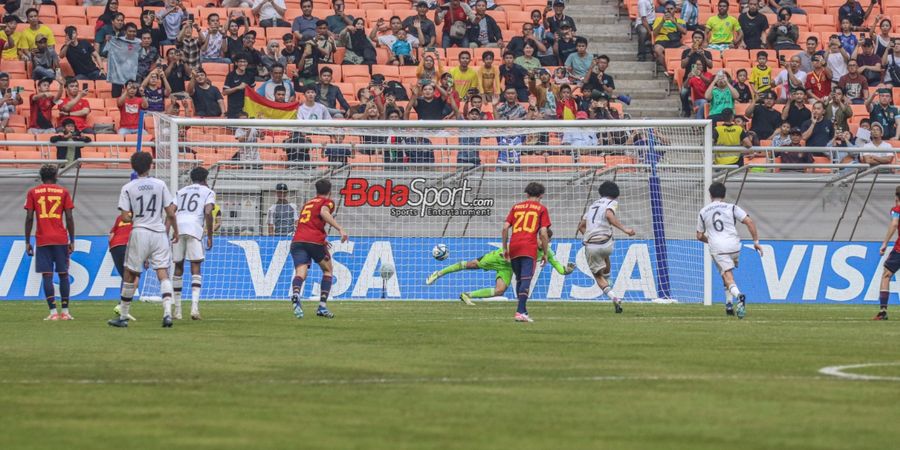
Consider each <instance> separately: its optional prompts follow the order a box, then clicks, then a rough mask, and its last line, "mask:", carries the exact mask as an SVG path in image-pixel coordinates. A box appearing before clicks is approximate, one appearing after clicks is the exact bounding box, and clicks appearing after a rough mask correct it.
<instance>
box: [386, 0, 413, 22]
mask: <svg viewBox="0 0 900 450" xmlns="http://www.w3.org/2000/svg"><path fill="white" fill-rule="evenodd" d="M384 7H385V8H387V9H393V10H394V12H396V13H397V15H398V16H400V18H402V19H405V18H407V17H409V16H412V15H415V10H414V9H413V8H412V6H411V5H410V2H408V1H405V0H384Z"/></svg>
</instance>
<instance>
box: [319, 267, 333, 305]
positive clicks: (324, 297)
mask: <svg viewBox="0 0 900 450" xmlns="http://www.w3.org/2000/svg"><path fill="white" fill-rule="evenodd" d="M333 279H334V277H332V276H331V275H322V286H321V288H320V289H319V292H320V293H319V306H321V307H323V308H324V307H325V302H327V301H328V294H329V293H331V280H333Z"/></svg>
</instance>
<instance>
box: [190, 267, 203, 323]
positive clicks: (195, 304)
mask: <svg viewBox="0 0 900 450" xmlns="http://www.w3.org/2000/svg"><path fill="white" fill-rule="evenodd" d="M202 286H203V275H191V314H193V313H196V312H199V311H200V288H201V287H202Z"/></svg>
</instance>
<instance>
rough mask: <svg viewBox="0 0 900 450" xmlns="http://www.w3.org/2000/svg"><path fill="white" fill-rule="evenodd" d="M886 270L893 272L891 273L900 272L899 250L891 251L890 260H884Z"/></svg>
mask: <svg viewBox="0 0 900 450" xmlns="http://www.w3.org/2000/svg"><path fill="white" fill-rule="evenodd" d="M884 268H885V269H887V270H889V271H891V273H897V271H898V270H900V253H898V252H897V250H891V253H890V254H889V255H888V258H887V259H886V260H884Z"/></svg>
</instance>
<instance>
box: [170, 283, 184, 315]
mask: <svg viewBox="0 0 900 450" xmlns="http://www.w3.org/2000/svg"><path fill="white" fill-rule="evenodd" d="M181 286H182V278H181V277H180V276H177V275H176V276H173V277H172V291H173V292H172V294H173V295H172V301H173V302H174V303H175V312H176V313H178V314H181Z"/></svg>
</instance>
